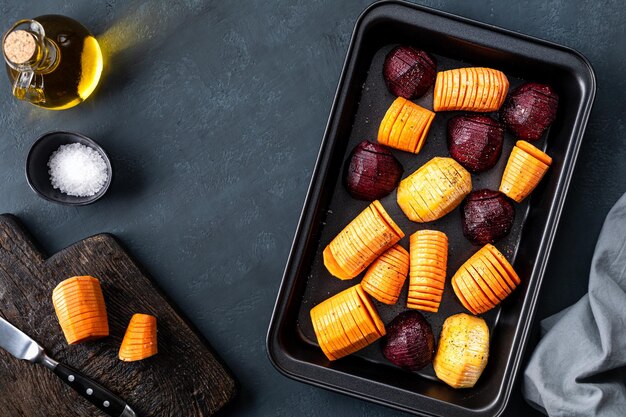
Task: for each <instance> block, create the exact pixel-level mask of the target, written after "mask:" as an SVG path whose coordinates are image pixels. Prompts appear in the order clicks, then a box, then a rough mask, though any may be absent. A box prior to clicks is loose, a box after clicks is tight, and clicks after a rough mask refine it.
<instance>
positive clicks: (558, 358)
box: [523, 194, 626, 417]
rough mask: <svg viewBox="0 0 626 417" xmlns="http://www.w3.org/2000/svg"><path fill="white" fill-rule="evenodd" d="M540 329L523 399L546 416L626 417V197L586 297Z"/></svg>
mask: <svg viewBox="0 0 626 417" xmlns="http://www.w3.org/2000/svg"><path fill="white" fill-rule="evenodd" d="M541 328H542V332H545V335H544V336H543V337H542V339H541V341H540V342H539V344H538V346H537V348H536V350H535V352H534V353H533V355H532V358H531V360H530V362H529V364H528V367H527V368H526V372H525V374H524V386H523V390H524V397H525V398H526V400H527V401H528V402H529V403H530V404H531V405H533V406H534V407H536V408H537V409H539V410H541V411H543V412H544V413H546V414H548V415H549V416H558V417H561V416H562V417H578V416H580V417H582V416H584V417H590V416H601V417H626V194H625V195H623V196H622V198H620V199H619V201H618V202H617V203H616V204H615V206H614V207H613V208H612V209H611V211H610V212H609V214H608V216H607V218H606V220H605V222H604V226H603V227H602V232H601V233H600V237H599V239H598V243H597V244H596V249H595V253H594V255H593V261H592V264H591V271H590V275H589V293H588V294H586V295H585V296H584V297H583V298H581V299H580V300H579V301H578V302H577V303H576V304H574V305H573V306H571V307H569V308H567V309H565V310H564V311H562V312H560V313H558V314H555V315H554V316H551V317H548V318H547V319H545V320H543V321H542V322H541Z"/></svg>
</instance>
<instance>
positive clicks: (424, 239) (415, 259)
mask: <svg viewBox="0 0 626 417" xmlns="http://www.w3.org/2000/svg"><path fill="white" fill-rule="evenodd" d="M409 242H410V245H411V246H410V259H411V266H410V272H409V296H408V299H407V307H409V308H415V309H418V310H424V311H430V312H433V313H436V312H437V311H438V310H439V304H440V303H441V296H442V295H443V289H444V285H445V281H446V270H447V265H448V237H447V236H446V234H445V233H443V232H440V231H437V230H419V231H417V232H415V233H413V234H412V235H411V237H410V239H409Z"/></svg>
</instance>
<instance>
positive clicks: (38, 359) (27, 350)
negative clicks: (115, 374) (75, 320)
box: [0, 317, 137, 417]
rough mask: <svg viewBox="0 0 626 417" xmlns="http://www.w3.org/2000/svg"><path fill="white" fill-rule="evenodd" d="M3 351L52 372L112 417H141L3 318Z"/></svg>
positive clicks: (0, 338) (0, 334) (0, 321)
mask: <svg viewBox="0 0 626 417" xmlns="http://www.w3.org/2000/svg"><path fill="white" fill-rule="evenodd" d="M0 348H2V349H4V350H6V351H7V352H9V353H10V354H11V355H12V356H14V357H15V358H17V359H21V360H25V361H29V362H32V363H36V364H39V365H42V366H44V367H46V368H48V369H50V370H51V371H52V372H54V373H55V375H56V376H58V377H59V378H61V380H62V381H63V382H65V383H66V384H67V385H69V386H70V387H72V388H73V389H74V390H75V391H76V392H78V394H80V395H81V396H82V397H83V398H85V399H87V400H88V401H89V402H90V403H91V404H93V405H95V406H96V407H98V408H99V409H100V410H102V411H103V412H105V413H107V414H108V415H110V416H112V417H137V414H136V413H135V412H134V411H133V410H132V408H130V406H129V405H128V404H126V402H124V400H122V399H121V398H119V397H118V396H117V395H115V394H113V393H112V392H111V391H109V390H107V389H106V388H104V387H103V386H101V385H100V384H97V383H96V382H94V381H92V380H91V379H89V378H88V377H87V376H85V375H84V374H82V373H81V372H79V371H77V370H75V369H72V368H70V367H69V366H67V365H64V364H62V363H59V362H57V361H55V360H54V359H52V358H50V357H49V356H48V355H47V354H46V352H45V350H44V348H43V347H42V346H41V345H40V344H39V343H37V342H36V341H34V340H33V339H32V338H31V337H29V336H28V335H27V334H26V333H24V332H22V331H21V330H20V329H18V328H17V327H15V326H13V325H12V324H11V323H9V322H8V321H7V320H5V319H4V318H2V317H0Z"/></svg>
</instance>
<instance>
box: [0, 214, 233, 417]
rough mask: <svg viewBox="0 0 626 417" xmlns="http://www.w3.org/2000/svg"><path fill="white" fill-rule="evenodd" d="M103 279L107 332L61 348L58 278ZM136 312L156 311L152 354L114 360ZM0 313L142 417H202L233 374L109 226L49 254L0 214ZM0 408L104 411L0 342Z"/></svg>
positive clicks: (75, 414) (36, 412) (35, 415)
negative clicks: (155, 342) (155, 348)
mask: <svg viewBox="0 0 626 417" xmlns="http://www.w3.org/2000/svg"><path fill="white" fill-rule="evenodd" d="M75 275H92V276H94V277H97V278H98V279H100V282H101V284H102V289H103V291H104V297H105V300H106V305H107V310H108V316H109V326H110V336H109V337H108V338H105V339H101V340H99V341H93V342H88V343H84V344H81V345H78V346H68V345H67V343H66V341H65V338H64V337H63V333H62V331H61V328H60V327H59V324H58V322H57V320H56V317H55V314H54V308H53V306H52V301H51V294H52V290H53V289H54V287H55V286H56V285H57V284H58V283H59V282H60V281H62V280H64V279H65V278H68V277H71V276H75ZM134 313H147V314H153V315H155V316H156V317H157V318H158V329H159V333H158V346H159V353H158V355H156V356H154V357H152V358H149V359H147V360H144V361H140V362H134V363H125V362H121V361H120V360H118V359H117V352H118V349H119V346H120V343H121V340H122V338H123V336H124V332H125V329H126V326H127V325H128V322H129V320H130V318H131V316H132V315H133V314H134ZM0 315H1V316H3V317H4V318H6V319H7V320H9V321H10V322H11V323H13V324H14V325H15V326H17V327H18V328H20V329H21V330H23V331H24V332H25V333H27V334H28V335H30V336H31V337H32V338H34V339H35V340H37V341H38V342H39V343H40V344H42V345H43V346H44V347H45V349H46V350H47V352H48V353H49V354H50V355H51V356H52V357H53V358H55V359H57V360H59V361H62V362H64V363H66V364H68V365H70V366H72V367H75V368H77V369H80V370H82V371H84V372H85V373H86V374H87V375H88V376H90V377H92V378H93V379H95V380H96V381H98V382H100V383H101V384H102V385H104V386H105V387H107V388H109V389H110V390H111V391H113V392H115V393H117V394H118V395H119V396H120V397H122V398H123V399H124V400H126V401H127V402H128V404H129V405H130V406H131V407H132V408H133V409H134V410H135V411H136V412H137V414H138V416H140V417H147V416H159V417H193V416H209V415H212V414H214V413H215V412H216V411H217V410H218V409H220V408H221V407H223V406H224V405H225V404H226V403H227V402H228V401H230V399H231V398H232V397H233V396H234V394H235V391H236V388H235V381H234V380H233V377H232V376H231V375H230V373H229V372H228V371H227V370H226V369H225V368H224V366H223V365H222V364H221V363H220V361H219V360H218V359H217V358H216V357H215V355H214V353H213V352H212V351H211V350H210V349H209V348H208V347H207V345H206V342H205V340H204V339H203V338H202V337H201V336H200V335H199V334H198V333H197V332H196V331H195V330H194V329H192V328H191V327H190V325H189V324H188V323H187V322H186V321H185V319H184V318H183V317H181V315H180V314H179V313H178V312H177V311H176V310H175V309H174V308H173V307H172V305H171V304H170V303H169V302H168V301H167V299H165V298H164V296H163V295H162V294H161V293H160V292H159V290H157V289H156V288H155V286H154V284H153V283H152V282H151V280H150V279H149V278H148V277H147V276H146V275H145V274H144V273H143V272H142V271H141V268H140V267H139V266H138V265H137V263H136V262H135V261H133V260H132V258H131V257H130V256H129V255H128V253H126V251H124V249H122V247H121V246H120V244H119V243H118V242H117V240H116V239H115V238H114V237H113V236H112V235H108V234H101V235H97V236H93V237H90V238H88V239H85V240H83V241H81V242H79V243H76V244H75V245H72V246H71V247H69V248H66V249H64V250H62V251H61V252H59V253H57V254H55V255H53V256H52V257H50V258H48V259H46V258H45V256H44V255H43V254H42V253H41V252H40V251H38V250H37V249H36V248H35V245H34V242H33V240H32V239H31V238H30V237H29V235H28V234H27V232H26V231H25V230H24V228H23V227H22V226H21V225H20V224H19V222H18V220H17V218H15V217H13V216H11V215H6V214H5V215H0ZM0 416H2V417H18V416H28V417H56V416H58V417H61V416H62V417H85V416H103V414H102V413H101V412H100V411H99V410H98V409H96V408H95V407H93V406H92V405H90V404H89V403H88V402H86V401H85V400H83V399H82V398H81V397H79V396H78V395H77V394H76V393H74V391H73V390H72V389H71V388H69V387H67V386H66V385H65V384H63V383H62V382H61V381H60V380H58V378H57V377H56V376H55V375H54V374H52V373H51V372H50V371H48V370H47V369H44V368H43V367H41V366H38V365H33V364H31V363H29V362H25V361H18V360H16V359H14V358H13V357H12V356H10V355H9V354H8V353H6V352H5V351H4V350H1V349H0Z"/></svg>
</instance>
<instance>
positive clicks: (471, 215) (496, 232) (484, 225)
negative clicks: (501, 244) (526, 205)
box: [461, 189, 515, 246]
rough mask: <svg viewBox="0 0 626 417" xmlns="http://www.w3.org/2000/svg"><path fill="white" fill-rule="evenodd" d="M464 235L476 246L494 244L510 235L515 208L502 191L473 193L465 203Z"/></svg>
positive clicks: (477, 191)
mask: <svg viewBox="0 0 626 417" xmlns="http://www.w3.org/2000/svg"><path fill="white" fill-rule="evenodd" d="M461 216H462V218H463V234H464V235H465V237H466V238H467V239H468V240H469V241H470V242H472V243H473V244H474V245H479V246H482V245H485V244H487V243H494V242H495V241H496V240H498V239H502V238H503V237H504V236H506V235H508V234H509V232H510V231H511V227H513V220H515V207H513V204H511V201H510V200H509V199H508V198H507V197H506V196H505V195H504V194H503V193H501V192H500V191H493V190H486V189H485V190H476V191H472V192H471V193H470V194H469V195H468V196H467V197H466V198H465V200H464V201H463V206H462V213H461Z"/></svg>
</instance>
